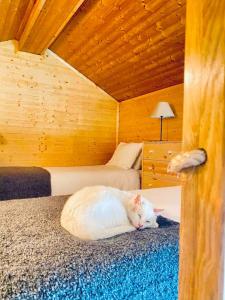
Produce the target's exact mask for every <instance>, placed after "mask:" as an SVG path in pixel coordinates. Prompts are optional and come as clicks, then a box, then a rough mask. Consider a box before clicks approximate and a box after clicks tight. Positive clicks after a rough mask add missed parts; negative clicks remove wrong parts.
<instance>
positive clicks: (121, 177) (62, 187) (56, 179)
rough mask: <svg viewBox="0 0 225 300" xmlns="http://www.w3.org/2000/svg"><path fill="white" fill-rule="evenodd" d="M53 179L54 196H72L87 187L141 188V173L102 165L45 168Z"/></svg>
mask: <svg viewBox="0 0 225 300" xmlns="http://www.w3.org/2000/svg"><path fill="white" fill-rule="evenodd" d="M45 169H46V170H47V171H48V172H49V173H50V177H51V189H52V196H59V195H68V194H72V193H74V192H76V191H78V190H80V189H81V188H83V187H85V186H91V185H105V186H112V187H115V188H118V189H121V190H135V189H139V188H140V171H138V170H134V169H129V170H124V169H122V168H119V167H114V166H107V165H100V166H82V167H59V168H57V167H49V168H45Z"/></svg>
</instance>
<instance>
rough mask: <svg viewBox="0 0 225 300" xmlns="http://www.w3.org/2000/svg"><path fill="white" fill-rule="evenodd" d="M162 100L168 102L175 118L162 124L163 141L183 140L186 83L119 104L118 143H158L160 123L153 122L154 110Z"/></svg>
mask: <svg viewBox="0 0 225 300" xmlns="http://www.w3.org/2000/svg"><path fill="white" fill-rule="evenodd" d="M160 101H167V102H169V103H170V104H171V107H172V109H173V111H174V113H175V115H176V117H175V118H174V119H165V120H164V121H163V139H165V140H170V141H179V140H181V139H182V115H183V84H179V85H175V86H171V87H169V88H166V89H162V90H159V91H156V92H153V93H149V94H146V95H143V96H140V97H136V98H133V99H130V100H126V101H123V102H121V103H120V114H119V141H125V142H132V141H150V140H159V135H160V121H159V120H158V119H151V118H150V117H149V116H150V115H151V112H152V110H153V109H154V107H155V106H156V104H157V103H158V102H160Z"/></svg>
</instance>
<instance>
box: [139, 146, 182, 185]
mask: <svg viewBox="0 0 225 300" xmlns="http://www.w3.org/2000/svg"><path fill="white" fill-rule="evenodd" d="M180 151H181V142H167V141H166V142H164V141H163V142H144V146H143V159H142V189H148V188H154V187H163V186H174V185H180V182H179V179H178V178H177V176H176V175H175V174H168V173H167V165H168V163H169V161H170V160H171V158H172V157H173V156H174V155H176V154H178V153H179V152H180Z"/></svg>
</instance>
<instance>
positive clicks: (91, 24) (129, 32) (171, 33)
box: [0, 0, 185, 101]
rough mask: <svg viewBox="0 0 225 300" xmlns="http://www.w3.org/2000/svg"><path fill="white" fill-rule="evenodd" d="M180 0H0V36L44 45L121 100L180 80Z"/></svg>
mask: <svg viewBox="0 0 225 300" xmlns="http://www.w3.org/2000/svg"><path fill="white" fill-rule="evenodd" d="M184 35H185V0H132V1H131V0H36V1H35V0H0V41H6V40H10V39H17V40H18V41H19V50H22V51H27V52H31V53H35V54H42V53H43V52H44V51H45V50H46V49H47V48H50V49H51V50H52V51H54V52H55V53H56V54H58V55H59V56H60V57H62V58H63V59H64V60H65V61H67V62H68V63H69V64H71V65H72V66H73V67H74V68H75V69H77V70H78V71H80V72H81V73H83V74H84V75H85V76H86V77H88V78H90V79H91V80H92V81H93V82H94V83H95V84H97V85H98V86H99V87H101V88H102V89H103V90H105V91H106V92H107V93H108V94H110V95H111V96H113V97H114V98H115V99H117V100H119V101H122V100H126V99H129V98H133V97H137V96H140V95H144V94H147V93H149V92H152V91H155V90H159V89H162V88H165V87H168V86H172V85H176V84H179V83H182V82H183V70H184Z"/></svg>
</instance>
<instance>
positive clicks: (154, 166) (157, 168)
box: [142, 159, 168, 175]
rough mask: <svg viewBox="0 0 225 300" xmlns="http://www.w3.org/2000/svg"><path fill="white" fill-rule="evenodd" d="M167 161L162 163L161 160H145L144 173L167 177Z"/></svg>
mask: <svg viewBox="0 0 225 300" xmlns="http://www.w3.org/2000/svg"><path fill="white" fill-rule="evenodd" d="M167 166H168V162H167V161H160V160H151V159H148V160H144V161H143V168H142V170H143V172H144V173H145V172H147V173H149V174H150V173H151V174H153V175H154V174H156V173H158V174H164V175H167Z"/></svg>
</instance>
